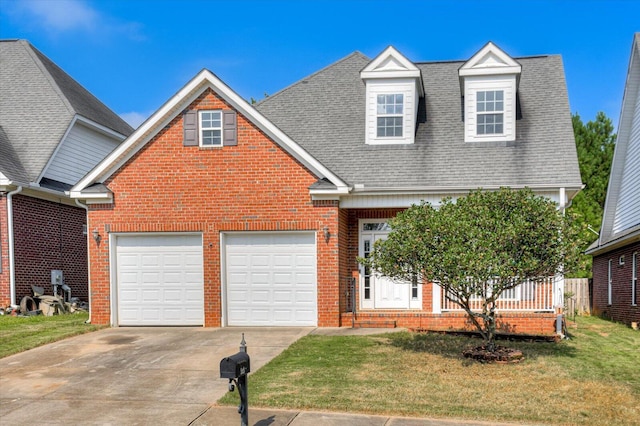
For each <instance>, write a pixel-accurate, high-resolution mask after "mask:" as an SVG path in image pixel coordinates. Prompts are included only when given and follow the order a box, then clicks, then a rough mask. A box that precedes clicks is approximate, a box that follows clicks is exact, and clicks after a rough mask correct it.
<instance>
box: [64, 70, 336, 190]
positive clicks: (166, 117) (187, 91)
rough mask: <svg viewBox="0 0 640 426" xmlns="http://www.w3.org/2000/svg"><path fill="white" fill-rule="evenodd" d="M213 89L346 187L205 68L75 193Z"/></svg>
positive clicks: (298, 156)
mask: <svg viewBox="0 0 640 426" xmlns="http://www.w3.org/2000/svg"><path fill="white" fill-rule="evenodd" d="M206 88H211V89H212V90H213V91H214V92H216V93H217V94H218V95H219V96H221V97H222V98H223V99H224V100H225V101H227V102H228V103H229V104H230V105H231V106H232V107H234V108H235V109H236V110H237V111H238V112H240V113H241V114H243V115H244V116H245V117H247V118H249V119H250V120H251V121H252V122H253V123H254V124H256V125H257V126H258V127H259V128H260V129H261V130H262V131H264V132H265V133H266V134H267V135H268V136H270V137H271V138H272V139H274V141H276V143H278V144H279V145H280V146H281V147H282V148H284V149H285V150H286V151H287V152H289V153H290V154H291V155H293V156H294V157H295V158H296V159H297V160H299V161H300V162H301V163H302V164H304V165H305V166H306V167H308V168H309V169H310V170H311V171H312V172H313V173H315V174H316V175H318V177H320V178H327V179H329V181H330V182H331V183H333V184H334V185H336V186H337V187H346V186H347V185H346V184H345V183H344V182H342V180H340V179H339V178H338V177H337V176H336V175H335V174H333V173H332V172H331V171H330V170H329V169H327V168H326V167H324V166H323V165H322V164H321V163H320V162H319V161H317V160H316V159H315V158H313V157H312V156H311V155H310V154H309V153H308V152H306V151H305V150H304V149H302V147H300V145H298V144H297V143H295V142H294V141H293V140H292V139H291V138H289V137H288V136H287V135H286V134H284V132H282V131H281V130H280V129H278V128H277V127H276V126H275V125H273V124H272V123H271V122H270V121H269V120H267V119H266V118H265V117H264V116H263V115H262V114H260V113H259V112H258V111H257V110H256V109H255V108H253V107H252V106H251V105H249V103H248V102H247V101H245V100H244V99H242V98H241V97H240V96H239V95H238V94H237V93H235V92H234V91H233V90H232V89H231V88H230V87H229V86H227V85H226V84H225V83H223V82H222V81H221V80H220V79H219V78H218V77H216V76H215V75H214V74H213V73H212V72H211V71H209V70H207V69H203V70H202V71H200V72H199V73H198V74H197V75H196V76H195V77H194V78H192V79H191V80H190V81H189V82H188V83H187V84H186V85H185V86H184V87H183V88H182V89H181V90H180V91H178V93H176V94H175V95H174V96H173V97H172V98H170V99H169V100H168V101H167V102H165V104H164V105H162V106H161V107H160V109H158V110H157V111H156V112H155V113H154V114H153V115H152V116H151V117H150V118H149V119H147V120H146V121H145V122H144V123H143V124H142V125H141V126H140V127H138V128H137V129H136V130H135V131H134V132H133V133H132V134H131V135H130V136H129V137H128V138H127V139H126V140H125V141H124V142H123V143H122V144H120V145H119V146H118V148H116V149H115V150H114V151H113V152H112V153H111V154H109V155H108V156H107V157H106V158H105V159H104V160H103V161H102V162H101V163H100V164H98V165H97V166H96V167H95V168H94V169H93V170H92V171H90V172H89V173H88V174H87V175H86V176H85V177H84V178H82V179H81V180H80V181H79V182H78V183H77V184H76V185H75V186H74V187H73V188H72V189H71V192H72V193H74V194H79V193H80V192H81V191H82V190H83V189H84V188H86V187H88V186H90V185H91V184H93V183H96V182H103V181H104V180H105V179H107V178H108V177H109V176H110V175H111V174H113V173H114V172H115V171H116V170H118V168H120V167H122V165H124V164H125V163H126V162H127V161H128V160H129V159H130V158H131V157H132V156H133V155H135V153H136V152H137V151H139V150H140V149H141V148H142V147H143V146H144V145H145V144H146V143H147V142H149V141H150V140H151V139H152V138H153V137H154V136H155V134H156V133H157V132H156V129H161V128H163V127H164V126H166V125H167V124H168V123H169V122H170V121H171V120H173V118H174V117H175V114H176V113H177V112H178V111H181V110H182V109H184V108H186V107H187V106H188V105H189V104H190V103H191V102H193V101H194V100H195V99H196V98H197V97H198V96H200V94H201V93H202V91H203V90H205V89H206Z"/></svg>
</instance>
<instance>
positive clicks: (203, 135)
mask: <svg viewBox="0 0 640 426" xmlns="http://www.w3.org/2000/svg"><path fill="white" fill-rule="evenodd" d="M200 146H222V111H200Z"/></svg>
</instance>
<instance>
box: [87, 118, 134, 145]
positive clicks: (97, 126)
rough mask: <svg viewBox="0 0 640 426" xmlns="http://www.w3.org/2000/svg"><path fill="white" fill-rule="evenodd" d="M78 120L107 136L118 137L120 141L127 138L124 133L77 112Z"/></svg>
mask: <svg viewBox="0 0 640 426" xmlns="http://www.w3.org/2000/svg"><path fill="white" fill-rule="evenodd" d="M75 119H76V121H79V122H81V123H82V124H84V125H85V126H87V127H90V128H92V129H93V130H96V131H97V132H99V133H104V134H105V135H107V136H110V137H112V138H114V139H117V140H119V141H123V140H125V139H126V138H127V137H126V136H125V135H123V134H122V133H118V132H116V131H115V130H112V129H110V128H108V127H106V126H103V125H102V124H100V123H96V122H95V121H93V120H89V119H88V118H86V117H83V116H81V115H78V114H76V116H75Z"/></svg>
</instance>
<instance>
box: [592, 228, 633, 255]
mask: <svg viewBox="0 0 640 426" xmlns="http://www.w3.org/2000/svg"><path fill="white" fill-rule="evenodd" d="M637 241H640V227H636V228H633V229H631V230H630V231H629V232H627V233H625V235H622V236H619V237H617V238H616V239H615V240H611V241H608V242H606V243H604V244H603V245H597V246H595V247H593V248H589V249H587V250H586V251H585V254H588V255H590V256H598V255H600V254H604V253H607V252H610V251H612V250H615V249H617V248H620V247H623V246H626V245H629V244H631V243H635V242H637Z"/></svg>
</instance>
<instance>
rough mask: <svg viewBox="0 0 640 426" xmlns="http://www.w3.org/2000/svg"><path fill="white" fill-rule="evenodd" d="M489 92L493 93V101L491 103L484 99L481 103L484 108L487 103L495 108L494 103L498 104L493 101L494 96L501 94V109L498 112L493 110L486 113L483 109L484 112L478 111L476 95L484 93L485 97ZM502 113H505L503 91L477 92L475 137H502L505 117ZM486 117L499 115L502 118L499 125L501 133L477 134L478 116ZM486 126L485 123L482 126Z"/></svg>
mask: <svg viewBox="0 0 640 426" xmlns="http://www.w3.org/2000/svg"><path fill="white" fill-rule="evenodd" d="M489 92H490V93H493V95H494V99H493V100H491V101H488V100H487V99H486V98H485V99H484V100H483V101H482V102H483V103H484V104H485V106H486V104H487V103H489V102H491V103H493V104H494V106H495V103H496V102H498V101H497V100H496V99H495V96H496V94H497V93H501V94H502V100H501V101H500V102H501V103H502V109H500V110H497V109H494V110H493V111H487V110H486V109H485V110H484V111H478V102H480V101H478V94H479V93H484V94H485V96H486V94H487V93H489ZM504 113H505V111H504V90H501V89H498V90H478V91H477V92H476V136H478V137H480V136H502V135H504V115H505V114H504ZM486 115H500V116H502V122H501V123H500V125H501V126H502V131H501V132H493V133H479V132H478V125H479V124H478V121H479V118H480V116H486ZM487 125H488V124H487V123H484V126H487ZM493 125H494V126H495V125H496V123H493Z"/></svg>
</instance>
